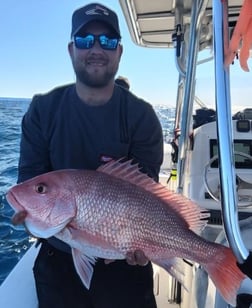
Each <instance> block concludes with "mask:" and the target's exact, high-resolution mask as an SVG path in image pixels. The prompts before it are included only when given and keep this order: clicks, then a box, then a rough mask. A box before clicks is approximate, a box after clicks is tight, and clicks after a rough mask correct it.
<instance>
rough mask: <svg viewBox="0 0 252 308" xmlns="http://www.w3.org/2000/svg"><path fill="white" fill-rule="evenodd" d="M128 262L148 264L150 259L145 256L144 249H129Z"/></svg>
mask: <svg viewBox="0 0 252 308" xmlns="http://www.w3.org/2000/svg"><path fill="white" fill-rule="evenodd" d="M126 260H127V263H128V264H130V265H141V266H145V265H147V264H148V262H149V260H148V259H147V257H146V256H145V254H144V252H143V251H142V250H139V249H137V250H135V251H128V252H127V254H126Z"/></svg>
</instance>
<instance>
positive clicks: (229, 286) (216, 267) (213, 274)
mask: <svg viewBox="0 0 252 308" xmlns="http://www.w3.org/2000/svg"><path fill="white" fill-rule="evenodd" d="M204 268H205V270H206V271H207V273H208V275H209V277H210V278H211V279H212V281H213V283H214V284H215V286H216V288H217V289H218V290H219V292H220V294H221V295H222V297H223V298H224V299H225V301H226V302H228V303H229V304H231V305H232V306H236V305H235V304H236V296H237V291H238V289H239V287H240V284H241V282H242V280H243V279H244V278H245V277H246V276H245V275H244V274H243V273H242V272H241V271H240V269H239V268H238V266H237V265H236V258H235V256H234V254H233V252H232V250H231V249H230V248H228V247H225V246H220V249H219V252H218V254H217V255H216V256H215V257H214V258H212V261H211V262H209V263H207V264H205V265H204Z"/></svg>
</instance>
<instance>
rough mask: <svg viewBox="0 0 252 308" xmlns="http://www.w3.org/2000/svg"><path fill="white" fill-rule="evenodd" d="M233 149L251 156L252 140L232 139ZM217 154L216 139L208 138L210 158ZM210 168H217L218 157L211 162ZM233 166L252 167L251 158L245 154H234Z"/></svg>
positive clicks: (240, 167)
mask: <svg viewBox="0 0 252 308" xmlns="http://www.w3.org/2000/svg"><path fill="white" fill-rule="evenodd" d="M234 151H235V152H241V153H244V154H247V155H250V156H252V140H247V139H244V140H240V139H239V140H234ZM217 154H218V146H217V140H216V139H210V158H212V157H214V156H215V155H217ZM210 167H211V168H218V159H216V160H215V161H213V162H212V164H211V166H210ZM235 168H237V169H250V168H252V160H250V159H249V158H247V157H245V156H241V155H238V154H237V155H236V154H235Z"/></svg>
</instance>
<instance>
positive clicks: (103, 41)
mask: <svg viewBox="0 0 252 308" xmlns="http://www.w3.org/2000/svg"><path fill="white" fill-rule="evenodd" d="M99 41H100V45H101V47H103V48H104V49H116V48H117V45H118V42H119V39H117V38H109V37H107V36H106V35H100V37H99Z"/></svg>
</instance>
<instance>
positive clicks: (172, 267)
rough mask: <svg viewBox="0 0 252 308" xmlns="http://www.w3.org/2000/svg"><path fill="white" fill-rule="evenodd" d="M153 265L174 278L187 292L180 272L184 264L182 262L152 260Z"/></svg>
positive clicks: (174, 259)
mask: <svg viewBox="0 0 252 308" xmlns="http://www.w3.org/2000/svg"><path fill="white" fill-rule="evenodd" d="M152 262H153V263H155V264H156V265H158V266H160V267H162V268H163V269H165V270H166V271H167V272H168V273H169V274H170V275H171V276H172V277H174V278H175V279H176V280H177V281H178V282H179V283H181V285H182V286H183V287H184V288H185V290H187V291H188V289H187V288H186V286H185V284H184V272H183V271H182V270H181V268H183V266H184V263H183V260H181V259H179V258H171V259H168V260H163V259H155V260H152Z"/></svg>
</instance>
